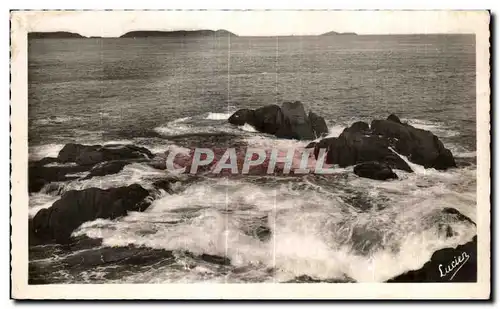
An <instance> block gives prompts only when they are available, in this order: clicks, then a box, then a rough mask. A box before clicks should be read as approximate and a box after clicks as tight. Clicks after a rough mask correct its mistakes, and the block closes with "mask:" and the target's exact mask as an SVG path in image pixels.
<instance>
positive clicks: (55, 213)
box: [30, 184, 149, 243]
mask: <svg viewBox="0 0 500 309" xmlns="http://www.w3.org/2000/svg"><path fill="white" fill-rule="evenodd" d="M148 195H149V192H148V191H147V190H146V189H144V188H142V187H141V186H140V185H137V184H133V185H130V186H128V187H120V188H111V189H107V190H103V189H98V188H88V189H84V190H71V191H68V192H66V193H64V194H63V195H62V196H61V198H60V199H59V200H57V201H56V202H54V204H52V206H51V207H49V208H46V209H41V210H40V211H39V212H38V213H37V214H36V215H35V217H34V218H33V222H32V227H31V228H32V229H33V231H32V233H33V234H34V236H36V238H37V240H38V241H41V240H45V241H49V242H50V241H52V240H55V241H56V242H57V243H67V242H68V241H69V239H70V236H71V233H72V232H73V231H74V230H75V229H77V228H78V227H79V226H80V225H81V224H82V223H84V222H88V221H93V220H95V219H97V218H103V219H115V218H117V217H120V216H123V215H126V214H127V212H128V211H143V210H145V209H146V208H147V207H148V206H149V203H148V202H147V201H146V200H145V198H146V197H147V196H148ZM30 233H31V232H30Z"/></svg>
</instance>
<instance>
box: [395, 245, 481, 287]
mask: <svg viewBox="0 0 500 309" xmlns="http://www.w3.org/2000/svg"><path fill="white" fill-rule="evenodd" d="M452 263H453V265H457V266H455V267H454V268H453V269H451V268H452ZM447 269H450V271H447ZM476 281H477V236H474V238H473V239H472V240H471V241H469V242H468V243H466V244H463V245H460V246H457V247H456V248H445V249H441V250H438V251H436V252H434V254H432V257H431V259H430V260H429V261H428V262H427V263H425V264H424V265H423V266H422V268H420V269H418V270H412V271H408V272H406V273H404V274H401V275H399V276H397V277H395V278H392V279H390V280H388V281H387V282H476Z"/></svg>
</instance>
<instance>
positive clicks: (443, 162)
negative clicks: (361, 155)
mask: <svg viewBox="0 0 500 309" xmlns="http://www.w3.org/2000/svg"><path fill="white" fill-rule="evenodd" d="M392 118H393V117H392ZM371 129H372V131H373V134H377V135H382V136H384V137H386V138H388V139H391V144H392V145H391V146H393V147H394V149H395V150H396V151H397V152H398V153H400V154H402V155H404V156H407V157H408V159H409V160H410V161H411V162H413V163H416V164H419V165H423V166H424V167H425V168H435V169H440V170H443V169H447V168H449V167H456V163H455V159H454V158H453V155H452V154H451V151H450V150H448V149H446V148H445V147H444V145H443V143H442V142H441V141H440V140H439V138H438V137H437V136H435V135H434V134H432V133H431V132H430V131H427V130H422V129H417V128H414V127H412V126H411V125H409V124H402V123H398V122H396V121H395V120H394V119H393V120H374V121H372V124H371Z"/></svg>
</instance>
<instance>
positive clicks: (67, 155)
mask: <svg viewBox="0 0 500 309" xmlns="http://www.w3.org/2000/svg"><path fill="white" fill-rule="evenodd" d="M100 147H101V146H99V145H91V146H89V145H81V144H74V143H69V144H66V145H64V147H63V148H62V149H61V150H60V151H59V154H58V155H57V159H58V160H59V162H61V163H68V162H76V158H77V157H78V156H79V155H80V153H81V152H83V151H93V150H97V149H99V148H100Z"/></svg>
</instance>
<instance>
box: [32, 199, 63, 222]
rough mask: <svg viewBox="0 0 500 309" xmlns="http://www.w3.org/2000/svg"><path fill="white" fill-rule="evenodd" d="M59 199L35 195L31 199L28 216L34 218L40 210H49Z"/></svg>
mask: <svg viewBox="0 0 500 309" xmlns="http://www.w3.org/2000/svg"><path fill="white" fill-rule="evenodd" d="M58 199H59V197H57V196H53V195H50V194H44V193H33V194H31V195H30V198H29V209H28V215H29V217H30V218H32V217H34V216H35V215H36V213H37V212H38V211H39V210H40V209H44V208H49V207H50V206H52V204H53V203H54V202H55V201H57V200H58Z"/></svg>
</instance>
